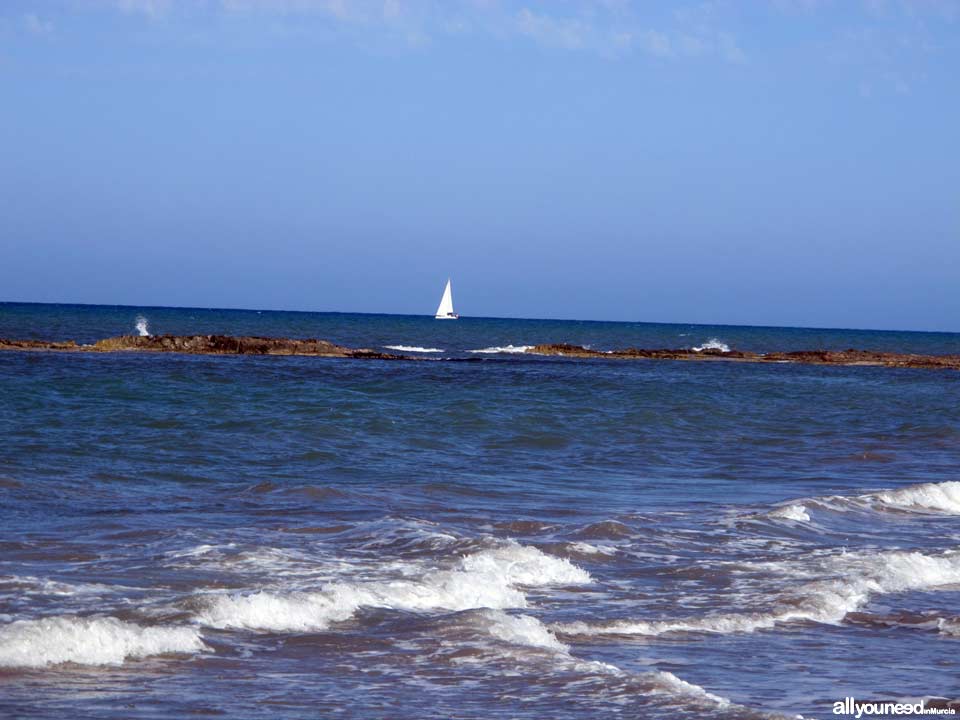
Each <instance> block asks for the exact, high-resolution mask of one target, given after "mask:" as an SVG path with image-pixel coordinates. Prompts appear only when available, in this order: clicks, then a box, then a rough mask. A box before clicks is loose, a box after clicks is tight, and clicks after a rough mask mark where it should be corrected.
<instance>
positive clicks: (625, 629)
mask: <svg viewBox="0 0 960 720" xmlns="http://www.w3.org/2000/svg"><path fill="white" fill-rule="evenodd" d="M767 565H771V564H769V563H768V564H767ZM781 569H782V570H783V571H784V574H786V575H787V576H788V577H789V576H790V575H791V574H794V573H791V572H790V570H791V568H790V566H789V564H786V563H783V564H781ZM813 570H814V572H815V573H816V574H817V575H818V576H820V577H821V578H823V579H819V580H815V581H813V582H808V583H805V584H802V585H800V586H799V587H797V588H795V589H791V590H788V591H786V592H784V593H782V594H781V595H779V596H778V597H777V598H776V599H775V602H774V606H773V607H772V608H771V609H769V610H764V611H758V612H752V613H751V612H744V613H724V614H716V615H706V616H699V617H696V616H695V617H691V618H684V619H677V620H651V621H646V620H619V621H614V622H612V623H607V624H588V623H582V622H578V623H568V624H565V625H557V626H556V627H555V629H556V630H558V631H560V632H563V633H566V634H571V635H662V634H664V633H671V632H698V633H719V634H728V633H740V632H753V631H754V630H760V629H765V628H771V627H773V626H775V625H777V624H780V623H787V622H802V621H807V622H817V623H824V624H839V623H840V622H842V621H843V619H844V617H846V615H847V613H850V612H853V611H855V610H858V609H859V608H861V607H863V606H864V605H865V604H866V603H867V602H868V601H869V600H870V598H871V597H873V596H874V595H882V594H889V593H897V592H904V591H907V590H931V589H935V588H938V587H943V586H947V585H954V584H957V583H960V553H958V552H956V551H951V552H947V553H942V554H939V555H924V554H922V553H918V552H901V551H891V552H881V553H869V552H865V553H849V554H842V555H837V556H834V557H831V558H826V559H825V560H823V561H821V562H820V563H819V565H818V566H817V567H816V568H814V569H813ZM810 574H811V568H809V567H803V566H801V567H799V568H797V572H796V573H795V576H800V577H808V576H809V575H810Z"/></svg>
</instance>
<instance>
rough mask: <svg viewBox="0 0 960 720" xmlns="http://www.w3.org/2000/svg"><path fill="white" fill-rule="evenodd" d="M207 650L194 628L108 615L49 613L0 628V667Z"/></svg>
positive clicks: (92, 662) (113, 662) (86, 662)
mask: <svg viewBox="0 0 960 720" xmlns="http://www.w3.org/2000/svg"><path fill="white" fill-rule="evenodd" d="M203 650H209V648H208V647H207V646H206V645H205V644H204V643H203V639H202V638H201V635H200V633H199V632H198V631H197V629H196V628H192V627H173V626H158V627H141V626H140V625H134V624H132V623H127V622H122V621H120V620H117V619H116V618H112V617H102V618H79V617H72V616H59V617H49V618H43V619H40V620H16V621H14V622H12V623H9V624H7V625H4V626H0V666H2V667H33V668H38V667H46V666H48V665H59V664H61V663H68V662H70V663H78V664H81V665H121V664H123V662H124V660H126V659H127V658H142V657H147V656H148V655H162V654H165V653H197V652H201V651H203Z"/></svg>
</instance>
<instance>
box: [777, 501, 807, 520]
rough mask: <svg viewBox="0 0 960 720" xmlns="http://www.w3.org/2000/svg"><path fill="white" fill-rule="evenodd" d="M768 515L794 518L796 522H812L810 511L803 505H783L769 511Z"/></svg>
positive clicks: (788, 518) (785, 518) (784, 518)
mask: <svg viewBox="0 0 960 720" xmlns="http://www.w3.org/2000/svg"><path fill="white" fill-rule="evenodd" d="M767 517H772V518H781V519H783V520H792V521H794V522H810V513H808V512H807V508H806V507H804V506H803V505H799V504H794V505H783V506H781V507H778V508H776V509H774V510H771V511H770V512H768V513H767Z"/></svg>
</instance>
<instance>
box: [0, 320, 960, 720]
mask: <svg viewBox="0 0 960 720" xmlns="http://www.w3.org/2000/svg"><path fill="white" fill-rule="evenodd" d="M138 333H153V334H164V333H171V334H209V333H223V334H233V335H259V336H282V337H297V338H314V337H316V338H323V339H328V340H331V341H334V342H337V343H340V344H343V345H348V346H351V347H364V348H371V349H377V350H385V351H394V352H401V353H404V354H408V355H412V356H416V357H418V358H422V360H418V361H412V360H401V361H388V360H356V359H338V358H317V357H269V356H199V355H197V356H191V355H179V354H166V353H162V354H160V353H157V354H150V353H56V352H12V351H8V352H0V439H2V444H0V717H3V718H63V717H74V718H185V717H195V716H196V717H207V716H210V717H226V718H241V719H242V718H251V719H252V718H311V719H312V718H327V717H349V718H476V719H481V718H482V719H487V718H537V719H539V718H560V719H564V718H586V717H589V718H593V717H596V718H607V717H609V718H621V717H622V718H652V719H654V720H657V719H660V718H682V717H696V718H796V717H803V718H826V717H836V715H835V714H834V703H836V702H839V701H843V700H844V698H849V697H852V698H855V700H856V702H877V703H881V702H891V703H892V702H903V703H907V702H912V703H918V702H926V703H927V705H928V706H929V707H932V708H936V707H940V708H945V707H948V705H949V702H950V701H957V700H958V698H960V652H958V651H960V402H958V400H960V374H957V373H956V372H953V371H938V370H923V369H892V368H879V367H824V366H812V365H795V364H770V365H757V364H746V363H734V362H730V363H723V362H683V361H649V360H637V361H626V360H606V359H602V358H601V359H572V358H563V357H549V358H548V357H537V356H532V355H529V354H526V353H524V352H523V350H524V349H525V348H526V347H528V346H531V345H534V344H537V343H559V342H563V343H575V344H579V345H585V346H589V347H592V348H594V349H598V350H605V349H614V348H623V347H630V346H636V347H646V348H682V347H688V348H694V347H699V348H706V347H709V348H716V349H718V350H721V351H722V350H723V349H724V348H734V349H742V350H755V351H761V352H763V351H775V350H796V349H813V348H831V349H847V348H862V349H872V350H889V351H900V352H918V353H930V354H939V353H960V334H949V333H916V332H879V331H862V330H815V329H799V328H775V327H734V326H702V325H667V324H654V323H647V322H633V323H631V322H578V321H560V320H514V319H493V318H470V317H464V318H461V319H460V320H458V321H455V322H454V321H436V320H434V319H432V318H431V317H419V316H400V315H362V314H344V313H309V312H271V311H256V310H217V309H183V308H158V307H106V306H81V305H37V304H16V303H3V304H0V337H7V338H18V339H26V338H33V339H46V340H76V341H77V342H79V343H91V342H94V341H96V340H98V339H100V338H104V337H109V336H116V335H121V334H138ZM875 716H879V715H875Z"/></svg>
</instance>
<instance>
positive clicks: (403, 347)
mask: <svg viewBox="0 0 960 720" xmlns="http://www.w3.org/2000/svg"><path fill="white" fill-rule="evenodd" d="M384 347H385V348H386V349H387V350H397V351H399V352H417V353H442V352H444V350H443V348H428V347H419V346H417V345H384Z"/></svg>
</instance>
